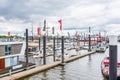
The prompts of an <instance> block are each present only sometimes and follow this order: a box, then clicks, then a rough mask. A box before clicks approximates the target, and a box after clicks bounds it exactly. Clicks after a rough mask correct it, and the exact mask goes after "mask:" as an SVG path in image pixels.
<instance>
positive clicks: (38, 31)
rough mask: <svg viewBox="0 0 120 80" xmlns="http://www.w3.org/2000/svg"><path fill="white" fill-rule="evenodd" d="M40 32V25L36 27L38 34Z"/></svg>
mask: <svg viewBox="0 0 120 80" xmlns="http://www.w3.org/2000/svg"><path fill="white" fill-rule="evenodd" d="M40 32H41V31H40V27H38V28H37V33H38V35H40Z"/></svg>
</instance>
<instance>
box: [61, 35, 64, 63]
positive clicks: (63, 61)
mask: <svg viewBox="0 0 120 80" xmlns="http://www.w3.org/2000/svg"><path fill="white" fill-rule="evenodd" d="M61 47H62V63H64V36H62V45H61Z"/></svg>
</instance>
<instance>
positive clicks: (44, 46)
mask: <svg viewBox="0 0 120 80" xmlns="http://www.w3.org/2000/svg"><path fill="white" fill-rule="evenodd" d="M43 64H44V65H45V64H46V36H45V35H44V36H43Z"/></svg>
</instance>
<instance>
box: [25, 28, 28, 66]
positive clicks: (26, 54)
mask: <svg viewBox="0 0 120 80" xmlns="http://www.w3.org/2000/svg"><path fill="white" fill-rule="evenodd" d="M25 57H26V68H27V66H28V29H26V52H25Z"/></svg>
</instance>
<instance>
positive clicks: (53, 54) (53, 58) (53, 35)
mask: <svg viewBox="0 0 120 80" xmlns="http://www.w3.org/2000/svg"><path fill="white" fill-rule="evenodd" d="M54 31H55V29H54V27H52V34H53V61H54V62H55V35H54Z"/></svg>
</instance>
